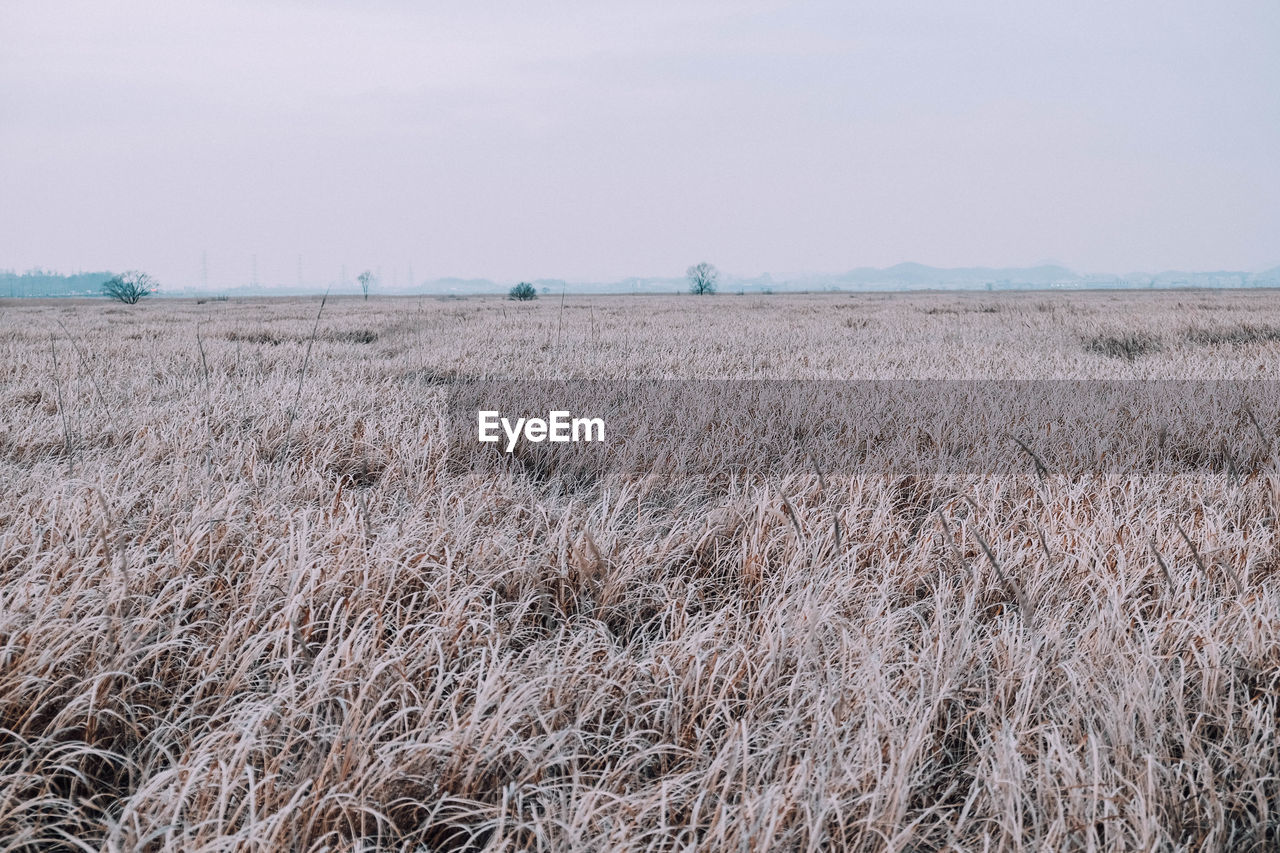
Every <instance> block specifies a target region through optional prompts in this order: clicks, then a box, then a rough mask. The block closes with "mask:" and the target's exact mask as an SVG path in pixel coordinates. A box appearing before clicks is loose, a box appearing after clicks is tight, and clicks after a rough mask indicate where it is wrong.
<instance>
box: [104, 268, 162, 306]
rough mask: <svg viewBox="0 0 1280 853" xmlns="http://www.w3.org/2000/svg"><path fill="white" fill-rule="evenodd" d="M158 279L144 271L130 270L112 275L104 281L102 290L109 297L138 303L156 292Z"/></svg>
mask: <svg viewBox="0 0 1280 853" xmlns="http://www.w3.org/2000/svg"><path fill="white" fill-rule="evenodd" d="M157 287H158V285H157V283H156V280H155V279H154V278H152V277H151V276H149V275H147V274H146V273H144V272H138V271H137V270H130V271H129V272H123V273H120V275H117V276H112V277H111V278H109V279H107V280H106V281H104V282H103V283H102V292H103V293H104V294H106V296H107V298H109V299H114V300H115V301H116V302H123V303H124V304H125V305H136V304H138V302H140V301H141V300H142V299H144V298H146V297H148V296H150V295H151V294H152V293H155V291H156V289H157Z"/></svg>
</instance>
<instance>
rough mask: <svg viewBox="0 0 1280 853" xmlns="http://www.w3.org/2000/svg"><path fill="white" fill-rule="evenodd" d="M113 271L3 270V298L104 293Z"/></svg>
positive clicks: (0, 289)
mask: <svg viewBox="0 0 1280 853" xmlns="http://www.w3.org/2000/svg"><path fill="white" fill-rule="evenodd" d="M111 276H112V273H109V272H78V273H72V274H70V275H63V274H61V273H55V272H48V271H47V270H41V269H34V270H27V271H26V272H24V273H15V272H14V271H13V270H0V297H6V296H90V295H97V294H101V293H102V283H103V282H104V281H106V280H107V279H109V278H111Z"/></svg>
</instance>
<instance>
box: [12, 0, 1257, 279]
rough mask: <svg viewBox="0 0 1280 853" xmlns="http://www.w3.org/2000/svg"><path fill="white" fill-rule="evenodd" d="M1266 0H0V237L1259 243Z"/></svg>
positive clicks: (74, 262) (685, 257) (1159, 259)
mask: <svg viewBox="0 0 1280 853" xmlns="http://www.w3.org/2000/svg"><path fill="white" fill-rule="evenodd" d="M1277 152H1280V3H1277V2H1276V0H1222V2H1209V0H1198V2H1184V1H1183V0H1135V1H1134V2H1119V3H1118V2H1114V0H1107V2H1091V1H1090V0H1085V2H1071V3H1066V2H1028V0H967V1H966V2H961V0H956V2H935V3H926V2H880V3H867V2H848V0H845V2H839V0H833V2H765V0H734V2H729V0H685V2H678V3H676V2H672V3H662V4H659V3H654V2H634V3H621V2H607V0H605V2H601V0H594V2H556V3H530V2H523V3H518V2H485V3H415V2H409V0H372V2H355V0H346V1H345V2H344V0H307V1H306V2H304V0H294V2H284V1H283V0H274V1H273V0H253V1H252V2H250V0H186V2H181V3H175V2H172V0H154V2H148V1H147V0H114V2H113V0H105V1H104V0H68V2H60V0H40V1H39V2H29V0H3V2H0V267H14V268H18V269H24V268H26V267H30V266H35V265H40V266H45V267H53V268H59V269H62V270H73V269H77V268H85V269H97V268H110V269H122V268H126V267H141V268H144V269H147V270H150V271H152V272H153V273H154V274H155V275H157V276H158V277H159V278H160V280H161V281H162V283H164V284H166V285H170V286H182V285H187V284H198V283H199V277H200V269H201V260H200V259H201V253H202V252H205V251H207V253H208V259H209V261H208V263H209V277H210V283H211V284H218V285H227V284H242V283H245V282H247V280H248V277H249V275H250V267H251V259H252V258H253V256H254V255H256V256H257V264H258V275H259V278H260V279H261V280H262V281H264V282H269V283H283V284H292V283H294V282H295V281H296V279H297V259H298V257H299V256H301V257H302V264H303V274H304V277H305V278H306V279H307V280H308V281H309V282H319V281H324V280H328V279H333V278H336V277H337V275H338V272H339V269H340V267H341V265H343V264H345V265H346V267H347V271H348V275H349V276H353V275H354V274H355V271H356V270H357V269H358V268H363V267H365V266H373V267H377V266H381V267H382V272H383V278H384V279H385V280H387V281H388V282H389V281H391V279H392V277H393V275H394V276H396V277H398V278H399V279H400V281H401V283H404V280H405V276H406V269H407V267H408V265H409V264H410V263H412V264H413V270H414V274H415V277H416V278H417V279H423V278H430V277H436V276H443V275H460V276H487V277H491V278H496V279H515V278H535V277H564V278H569V279H570V280H593V279H595V280H600V279H612V278H616V277H621V276H626V275H676V276H678V275H681V274H682V272H683V270H684V268H685V267H686V266H688V265H689V264H690V263H692V262H694V261H697V260H701V259H706V260H710V261H712V262H713V263H716V264H717V265H719V266H720V267H721V268H722V269H725V270H727V271H730V272H734V273H739V274H756V273H760V272H765V271H770V272H774V273H785V272H789V271H801V270H811V271H839V270H845V269H849V268H851V267H855V266H862V265H872V266H884V265H889V264H893V263H897V262H900V261H905V260H913V261H919V262H921V263H928V264H935V265H940V266H957V265H978V264H982V265H1015V264H1017V265H1021V264H1029V263H1035V262H1038V261H1042V260H1045V259H1050V258H1052V259H1055V260H1058V261H1062V262H1064V263H1066V264H1068V265H1071V266H1074V267H1076V268H1077V269H1080V270H1083V271H1101V270H1108V271H1115V272H1125V271H1131V270H1137V269H1147V270H1156V269H1165V268H1184V269H1217V268H1243V269H1260V268H1263V267H1268V266H1273V265H1276V264H1280V154H1278V153H1277Z"/></svg>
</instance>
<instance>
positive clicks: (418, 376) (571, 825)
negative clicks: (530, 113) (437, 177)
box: [0, 291, 1280, 851]
mask: <svg viewBox="0 0 1280 853" xmlns="http://www.w3.org/2000/svg"><path fill="white" fill-rule="evenodd" d="M319 307H320V300H319V299H318V298H317V299H296V300H281V301H254V302H234V301H233V302H206V303H204V304H196V303H195V302H194V301H177V300H174V301H161V300H156V301H153V302H152V303H150V304H147V303H144V304H141V305H138V306H134V307H124V306H118V305H110V304H108V303H105V302H98V301H94V302H88V301H85V302H56V301H44V302H22V301H7V302H5V301H0V401H2V402H3V404H4V408H3V415H2V416H0V494H3V496H4V497H3V499H2V500H0V573H2V581H3V582H2V585H0V850H20V849H51V848H54V847H56V846H57V845H63V846H64V847H66V849H98V848H105V849H114V850H130V849H156V850H162V849H163V850H170V849H171V850H209V851H213V850H232V849H235V850H273V849H297V850H322V849H328V850H370V849H393V850H400V849H403V850H433V851H439V850H481V849H484V850H523V849H546V850H569V849H583V850H677V849H681V850H683V849H708V850H722V849H725V850H728V849H732V850H753V851H754V850H761V851H764V850H818V849H853V850H880V849H896V850H907V849H910V850H930V849H943V848H949V849H964V850H1038V849H1046V850H1072V849H1078V850H1131V849H1176V850H1201V849H1204V850H1228V849H1229V850H1264V849H1273V848H1274V847H1276V846H1277V845H1280V535H1278V534H1277V515H1278V514H1280V467H1278V466H1277V464H1276V462H1275V461H1274V459H1273V460H1272V461H1270V462H1268V463H1267V464H1266V465H1264V466H1262V468H1261V469H1260V470H1258V471H1254V472H1250V473H1247V474H1244V475H1242V476H1233V475H1231V474H1229V473H1227V472H1225V471H1223V472H1216V471H1201V472H1196V473H1187V472H1184V473H1170V474H1160V475H1155V474H1152V473H1150V472H1143V471H1111V472H1099V473H1096V474H1093V475H1089V476H1085V477H1075V478H1072V477H1067V476H1063V475H1060V474H1055V473H1053V472H1050V473H1049V474H1048V476H1046V477H1043V478H1041V477H1037V476H1036V475H1035V472H1034V471H1033V470H1032V469H1031V467H1030V466H1028V469H1027V472H1026V473H1025V475H1018V474H1003V475H998V476H997V475H989V476H984V475H980V474H974V475H973V476H970V477H967V478H956V477H952V478H948V479H941V478H938V479H930V478H928V477H915V476H899V475H888V474H883V475H877V474H875V473H861V474H858V475H839V476H831V477H827V478H825V480H824V479H822V478H820V477H819V475H818V474H817V473H816V472H815V471H813V470H810V469H808V468H797V470H795V471H794V472H792V473H790V474H789V475H788V476H786V477H783V478H778V479H768V480H760V481H758V482H744V483H736V484H732V485H725V484H724V483H714V484H712V483H706V482H699V481H698V480H697V479H696V478H692V479H689V480H686V481H683V482H670V481H664V480H662V479H661V478H649V477H639V476H635V475H629V474H626V473H625V472H621V471H619V472H614V473H612V474H609V475H607V476H604V477H602V478H600V479H599V480H597V481H594V482H591V483H589V484H586V485H584V486H583V487H582V488H580V489H569V488H565V487H564V486H563V484H559V483H557V484H552V485H549V484H548V483H546V482H542V481H539V480H538V479H536V478H531V477H528V476H524V475H522V473H521V472H520V470H519V469H508V470H505V471H501V472H490V473H487V474H486V473H483V472H477V471H474V470H467V469H464V468H460V467H459V466H457V465H454V464H452V460H451V458H450V451H449V448H448V447H447V446H446V443H445V442H444V441H443V439H442V437H441V431H442V423H443V413H442V408H443V407H442V402H443V398H444V394H445V393H446V389H447V387H448V383H449V382H450V381H451V380H453V379H456V378H482V377H521V378H564V377H609V378H640V377H654V378H761V379H801V378H804V379H856V378H864V379H865V378H969V379H974V378H1095V377H1096V378H1135V379H1157V378H1159V379H1272V380H1275V379H1280V295H1277V294H1276V293H1274V292H1270V291H1259V292H1235V293H1229V292H1169V293H1158V292H1153V293H1136V292H1134V293H1070V294H1068V293H1007V294H1001V293H982V294H962V295H950V294H916V295H856V296H855V295H847V294H845V295H840V294H829V295H813V296H769V297H738V296H733V295H720V296H717V297H714V298H703V299H699V298H694V297H688V296H685V297H637V298H625V297H597V298H583V297H570V298H568V299H567V300H566V301H565V302H564V303H563V305H562V304H561V301H560V299H559V298H549V297H543V298H542V299H539V300H538V301H537V302H535V303H532V304H516V303H511V302H507V301H505V300H498V299H467V300H450V299H436V298H431V297H423V298H420V299H418V298H412V299H396V300H382V299H373V300H370V301H368V302H363V301H356V300H351V299H341V300H330V301H329V302H328V303H327V304H326V305H325V306H324V309H323V312H322V313H321V314H320V315H319V319H318V320H317V309H318V308H319ZM1272 414H1273V415H1274V413H1272ZM761 417H768V413H761ZM1264 422H1266V423H1269V421H1266V420H1265V418H1264ZM1260 431H1261V430H1260ZM1274 438H1275V436H1269V437H1268V440H1270V439H1274ZM705 452H706V453H707V454H708V455H714V454H715V453H717V448H716V447H714V446H708V447H706V449H705Z"/></svg>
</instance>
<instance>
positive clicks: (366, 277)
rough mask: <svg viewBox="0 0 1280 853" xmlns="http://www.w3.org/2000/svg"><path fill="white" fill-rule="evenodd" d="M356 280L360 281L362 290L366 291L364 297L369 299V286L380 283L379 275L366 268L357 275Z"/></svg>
mask: <svg viewBox="0 0 1280 853" xmlns="http://www.w3.org/2000/svg"><path fill="white" fill-rule="evenodd" d="M356 281H358V282H360V290H362V291H363V292H364V298H365V300H366V301H367V300H368V299H369V288H371V287H373V286H374V285H375V284H377V283H378V277H377V276H375V275H374V274H373V273H372V272H371V271H369V270H365V271H364V272H362V273H360V275H358V276H356Z"/></svg>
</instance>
